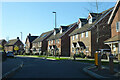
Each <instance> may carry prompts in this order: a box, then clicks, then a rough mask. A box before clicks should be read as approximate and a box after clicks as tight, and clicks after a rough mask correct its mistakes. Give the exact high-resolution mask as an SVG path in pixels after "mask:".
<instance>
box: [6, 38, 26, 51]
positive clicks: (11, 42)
mask: <svg viewBox="0 0 120 80" xmlns="http://www.w3.org/2000/svg"><path fill="white" fill-rule="evenodd" d="M15 46H17V47H18V48H19V50H18V51H17V52H18V53H22V51H23V50H24V44H23V43H22V41H20V39H19V37H17V39H11V40H9V41H8V42H7V43H6V45H5V51H6V52H15V50H14V48H15Z"/></svg>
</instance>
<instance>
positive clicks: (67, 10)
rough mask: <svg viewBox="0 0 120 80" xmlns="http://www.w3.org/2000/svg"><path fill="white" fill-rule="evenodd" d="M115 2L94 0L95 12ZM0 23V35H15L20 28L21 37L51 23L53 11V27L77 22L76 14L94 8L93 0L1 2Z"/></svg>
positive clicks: (49, 27)
mask: <svg viewBox="0 0 120 80" xmlns="http://www.w3.org/2000/svg"><path fill="white" fill-rule="evenodd" d="M113 6H115V2H98V12H102V11H104V10H107V9H109V8H111V7H113ZM1 8H2V27H1V33H0V39H7V40H10V39H16V38H17V37H20V39H21V33H20V32H22V41H23V43H25V39H26V37H27V35H28V34H29V33H31V35H35V36H36V35H37V36H39V35H40V34H41V33H43V32H47V31H50V30H53V28H54V27H55V25H54V24H55V15H54V14H53V13H52V12H53V11H56V15H57V27H58V28H59V27H60V26H61V25H69V24H72V23H74V22H77V21H78V19H79V18H87V17H88V14H89V12H95V13H96V12H97V9H96V3H95V2H3V3H2V7H1Z"/></svg>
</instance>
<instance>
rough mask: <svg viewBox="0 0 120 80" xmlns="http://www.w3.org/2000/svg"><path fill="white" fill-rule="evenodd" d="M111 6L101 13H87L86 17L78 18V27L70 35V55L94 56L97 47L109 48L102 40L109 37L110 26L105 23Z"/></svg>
mask: <svg viewBox="0 0 120 80" xmlns="http://www.w3.org/2000/svg"><path fill="white" fill-rule="evenodd" d="M112 9H113V8H110V9H108V10H106V11H103V12H102V13H89V15H88V18H87V19H82V18H80V19H79V20H78V23H77V24H78V25H79V27H78V28H77V29H75V30H74V31H73V32H72V33H71V34H70V35H69V36H70V40H71V41H70V49H71V50H70V56H73V55H74V54H80V53H84V54H85V55H86V56H89V57H94V53H95V51H96V50H98V49H109V46H108V45H105V44H104V40H106V39H108V38H110V36H111V34H110V27H109V25H108V24H107V21H108V19H109V16H110V14H111V12H112Z"/></svg>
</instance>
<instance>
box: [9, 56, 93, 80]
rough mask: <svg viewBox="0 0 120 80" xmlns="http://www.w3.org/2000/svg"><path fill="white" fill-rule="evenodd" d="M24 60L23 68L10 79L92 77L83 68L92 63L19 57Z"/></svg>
mask: <svg viewBox="0 0 120 80" xmlns="http://www.w3.org/2000/svg"><path fill="white" fill-rule="evenodd" d="M18 59H21V60H22V61H23V62H24V65H23V67H22V69H20V70H19V71H17V72H16V73H14V74H13V75H12V76H11V77H10V79H11V80H13V79H15V80H16V79H20V78H22V79H28V78H29V79H41V78H43V79H45V78H51V79H52V78H56V79H57V78H61V79H62V80H63V78H66V79H67V78H70V79H71V78H72V79H73V78H74V79H89V80H90V79H91V80H93V79H92V78H91V77H90V76H88V75H87V74H85V73H84V71H83V70H82V69H83V68H84V67H87V66H88V65H90V64H85V63H81V62H77V61H69V60H65V61H63V60H61V61H57V60H46V59H40V58H30V57H18Z"/></svg>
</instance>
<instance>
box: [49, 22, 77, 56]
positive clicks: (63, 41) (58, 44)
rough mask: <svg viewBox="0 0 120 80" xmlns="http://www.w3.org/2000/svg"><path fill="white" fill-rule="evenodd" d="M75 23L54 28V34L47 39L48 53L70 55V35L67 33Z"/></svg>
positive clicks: (74, 26)
mask: <svg viewBox="0 0 120 80" xmlns="http://www.w3.org/2000/svg"><path fill="white" fill-rule="evenodd" d="M77 27H78V25H77V23H76V22H75V23H73V24H70V25H67V26H60V28H54V34H53V35H51V36H50V37H49V38H48V39H47V40H48V53H49V55H55V56H56V55H59V56H70V37H69V34H70V33H71V32H72V31H73V30H74V29H75V28H77Z"/></svg>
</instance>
